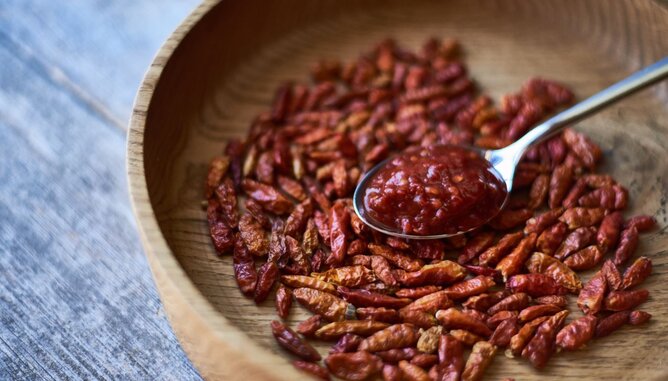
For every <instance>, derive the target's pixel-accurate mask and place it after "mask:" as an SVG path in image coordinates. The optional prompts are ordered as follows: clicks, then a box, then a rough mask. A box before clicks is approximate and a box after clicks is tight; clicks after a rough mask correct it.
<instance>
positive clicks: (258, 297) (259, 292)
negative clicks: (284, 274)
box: [254, 261, 279, 303]
mask: <svg viewBox="0 0 668 381" xmlns="http://www.w3.org/2000/svg"><path fill="white" fill-rule="evenodd" d="M278 272H279V269H278V266H277V265H276V263H275V262H271V261H269V262H266V263H265V264H263V265H262V266H260V269H259V270H258V272H257V284H256V285H255V294H254V299H255V303H262V302H263V301H264V300H265V299H267V296H269V293H270V292H271V289H272V288H273V287H274V283H276V279H277V278H278Z"/></svg>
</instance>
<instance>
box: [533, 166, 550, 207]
mask: <svg viewBox="0 0 668 381" xmlns="http://www.w3.org/2000/svg"><path fill="white" fill-rule="evenodd" d="M549 190H550V176H549V175H547V174H541V175H538V177H536V179H535V180H534V181H533V183H532V184H531V190H530V191H529V205H528V207H529V208H530V209H538V208H540V207H541V205H543V204H544V203H545V200H546V199H547V195H548V192H549Z"/></svg>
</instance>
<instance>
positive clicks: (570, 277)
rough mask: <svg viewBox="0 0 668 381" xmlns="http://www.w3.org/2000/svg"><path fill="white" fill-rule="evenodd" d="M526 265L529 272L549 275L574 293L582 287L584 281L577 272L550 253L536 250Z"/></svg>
mask: <svg viewBox="0 0 668 381" xmlns="http://www.w3.org/2000/svg"><path fill="white" fill-rule="evenodd" d="M525 265H526V267H527V269H528V270H529V272H531V273H539V274H545V275H548V276H550V277H552V278H554V280H556V281H557V283H559V284H560V285H561V286H563V287H564V288H566V289H567V290H568V291H570V292H572V293H576V292H578V291H579V290H580V289H581V288H582V283H581V282H580V278H579V277H578V276H577V274H575V272H573V270H571V269H570V268H569V267H568V266H566V265H565V264H564V263H563V262H561V261H559V260H558V259H556V258H553V257H550V256H549V255H545V254H543V253H538V252H535V253H533V255H531V258H529V260H528V261H527V262H526V264H525Z"/></svg>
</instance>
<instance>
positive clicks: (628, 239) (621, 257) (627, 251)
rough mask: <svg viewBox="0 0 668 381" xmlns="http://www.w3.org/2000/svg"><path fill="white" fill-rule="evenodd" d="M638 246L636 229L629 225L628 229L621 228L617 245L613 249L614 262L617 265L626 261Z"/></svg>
mask: <svg viewBox="0 0 668 381" xmlns="http://www.w3.org/2000/svg"><path fill="white" fill-rule="evenodd" d="M637 247H638V229H636V227H635V226H631V227H630V228H628V229H624V230H622V234H621V237H620V238H619V245H618V246H617V250H615V264H616V265H617V266H619V265H621V264H623V263H626V261H628V260H629V258H631V256H632V255H633V254H634V253H635V251H636V248H637Z"/></svg>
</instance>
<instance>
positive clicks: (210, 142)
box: [144, 1, 668, 380]
mask: <svg viewBox="0 0 668 381" xmlns="http://www.w3.org/2000/svg"><path fill="white" fill-rule="evenodd" d="M620 3H621V2H615V3H607V4H608V5H610V8H611V9H612V10H603V9H602V8H604V7H605V6H602V5H601V6H599V5H595V4H594V3H590V2H568V5H567V6H566V5H564V3H562V2H560V1H545V2H543V1H541V2H538V1H536V2H530V1H511V2H491V1H467V2H464V1H462V2H419V3H415V2H410V4H409V2H399V1H396V2H383V3H382V4H381V3H379V2H373V1H367V2H333V1H332V2H318V5H316V4H315V3H314V2H313V3H312V2H298V1H290V2H281V4H277V3H273V2H268V3H264V2H263V3H262V5H260V4H255V2H242V1H225V2H222V3H220V4H218V5H217V6H215V7H213V8H212V10H211V11H210V12H209V13H208V14H207V15H206V16H205V17H204V18H203V19H202V20H201V21H200V22H199V23H198V25H197V26H195V27H194V29H193V30H192V31H191V33H190V34H189V35H188V36H187V37H186V39H185V40H184V41H183V42H182V43H181V45H180V46H179V47H178V49H177V50H176V51H175V52H174V54H173V56H172V58H171V59H170V61H169V63H168V64H167V65H166V67H165V69H164V71H163V73H162V75H161V78H160V81H159V83H158V85H157V87H156V89H155V92H154V95H153V98H152V100H151V103H150V106H149V110H148V115H147V119H146V126H145V135H144V167H145V168H144V169H145V173H146V182H147V186H148V193H149V196H150V202H151V205H152V208H153V211H154V213H155V216H156V218H157V221H158V223H159V226H160V229H161V231H162V234H163V236H164V238H165V240H166V241H167V243H168V245H169V248H170V250H171V251H172V252H173V255H174V256H175V257H176V259H177V260H178V262H179V264H180V265H181V266H182V268H183V269H184V270H185V272H186V273H187V275H188V277H189V278H190V280H191V281H192V282H193V283H194V285H195V286H196V287H197V289H198V290H199V292H201V294H202V295H204V297H205V298H206V299H207V300H208V301H209V302H210V303H211V304H212V305H213V306H214V307H215V309H216V310H217V311H218V312H219V313H220V314H221V315H223V316H224V317H225V318H227V319H228V320H229V321H230V322H231V323H232V324H233V325H234V326H236V327H237V328H238V329H239V330H241V331H243V332H245V333H246V334H247V335H248V337H249V338H250V339H251V340H253V341H255V342H257V343H259V344H260V345H261V346H263V347H265V348H267V350H269V351H272V352H275V353H277V354H278V355H279V356H286V355H285V354H283V353H279V352H280V350H279V349H278V348H277V346H276V345H275V343H274V339H273V337H272V336H271V333H270V331H269V321H270V320H272V319H275V316H276V314H275V311H274V307H273V300H271V298H270V300H268V301H267V302H265V303H264V304H262V305H260V306H256V305H255V304H254V303H253V302H252V300H249V299H246V298H244V297H243V296H242V295H241V294H240V292H239V290H238V288H237V285H236V283H235V280H234V274H233V269H232V262H231V257H229V256H227V257H223V258H220V257H218V256H216V255H215V254H214V249H213V247H212V245H211V242H210V238H209V235H208V227H207V223H206V215H205V212H204V211H203V210H202V208H201V201H202V188H203V182H204V179H205V176H206V171H207V167H208V161H209V160H210V159H211V157H213V156H214V155H216V154H219V153H220V152H221V151H222V149H223V147H224V144H225V141H226V140H227V139H228V138H230V137H233V136H243V135H244V134H245V132H246V130H247V128H248V126H249V125H250V122H251V120H252V119H253V117H254V116H255V115H256V114H258V113H259V112H261V111H265V110H267V109H268V105H269V104H270V101H271V99H272V97H273V93H274V89H275V88H276V87H277V86H278V85H279V84H280V83H282V82H284V81H286V80H294V81H298V82H308V81H309V78H308V72H309V68H310V66H311V65H312V64H313V63H315V62H316V61H317V60H318V59H319V58H323V57H324V58H342V59H344V60H350V59H353V58H355V57H356V56H357V55H358V54H359V53H361V52H364V51H366V50H368V49H369V48H370V47H371V46H372V45H373V44H374V43H376V42H378V41H380V40H381V39H383V38H385V37H388V36H391V37H394V38H396V39H397V40H398V42H399V43H400V44H402V45H404V46H406V47H409V48H412V49H415V48H417V47H419V46H420V45H421V43H422V42H423V41H424V40H425V39H426V38H427V37H430V36H440V37H457V38H458V39H459V40H460V41H461V43H462V45H463V47H464V49H465V57H466V59H465V61H466V62H467V64H468V67H469V70H470V71H471V72H472V76H473V77H474V78H475V79H477V80H478V81H479V83H478V84H479V86H480V87H481V88H482V89H484V90H485V91H488V92H489V93H491V94H492V95H493V96H494V97H495V99H496V100H498V98H499V96H500V95H501V94H504V93H509V92H513V91H516V90H518V89H519V88H520V86H521V85H522V83H523V82H524V81H525V80H526V79H528V78H529V77H531V76H536V75H540V76H543V77H546V78H550V79H555V80H558V81H561V82H563V83H565V84H567V85H568V86H570V87H571V88H572V89H574V90H575V92H576V94H577V96H578V97H579V98H583V97H586V96H588V95H591V94H593V93H594V92H596V91H598V90H600V89H602V88H604V87H605V86H607V85H609V84H611V83H612V82H614V81H616V80H619V79H621V78H623V77H624V76H625V75H627V74H628V69H629V68H632V67H638V65H639V64H640V63H641V62H643V60H645V61H647V60H649V61H651V60H652V58H653V57H655V56H656V57H658V56H659V54H657V53H656V51H659V52H660V51H661V49H663V53H664V54H665V52H667V51H668V49H666V45H665V40H664V42H657V41H655V40H645V42H644V43H645V44H646V45H645V46H644V48H642V49H645V50H643V52H644V53H643V52H641V51H639V49H641V48H640V47H638V46H636V45H634V44H640V43H641V42H642V40H643V38H645V39H646V38H647V37H646V36H645V37H643V35H642V34H641V33H640V32H638V31H636V29H638V28H639V29H638V30H640V29H642V28H641V27H640V26H639V24H637V23H638V20H635V21H629V20H631V19H633V17H640V16H638V15H637V14H636V15H633V14H632V13H633V12H632V11H631V10H630V9H626V8H628V6H627V5H626V4H620ZM638 5H639V6H640V7H641V8H642V7H650V8H652V9H654V8H653V7H657V9H658V10H657V11H658V12H663V13H662V14H661V15H659V16H656V15H655V16H652V17H659V19H658V21H656V20H655V21H653V22H659V23H663V24H661V25H665V24H666V22H667V21H666V20H667V18H666V12H665V9H663V8H660V7H659V6H657V5H656V4H652V3H644V2H638ZM606 6H607V5H606ZM640 13H642V12H640ZM661 17H662V18H661ZM626 18H628V19H629V20H627V19H626ZM587 20H596V22H594V21H591V22H589V21H587ZM647 22H649V21H647ZM619 28H626V30H625V31H624V30H618V29H619ZM662 30H666V28H663V29H662ZM643 33H644V32H643ZM620 36H627V37H625V38H626V40H623V39H622V37H620ZM633 36H636V38H637V39H636V40H633V41H630V39H631V37H633ZM639 41H640V42H639ZM650 42H651V43H652V44H654V45H652V44H650ZM661 43H663V44H664V45H661ZM620 45H621V47H620ZM655 45H656V46H655ZM624 46H626V50H625V51H626V52H627V54H620V50H624ZM655 90H656V89H655ZM662 92H663V93H662ZM663 95H665V87H664V88H663V89H662V90H658V91H644V92H643V93H641V94H638V95H636V96H633V97H632V98H629V99H626V100H624V101H622V102H621V103H619V104H618V105H616V106H613V107H611V108H609V109H607V110H605V111H604V112H601V113H600V114H599V115H596V116H594V117H592V118H590V119H588V120H586V121H584V122H582V123H580V124H578V125H577V128H578V129H581V130H583V131H586V133H587V134H589V135H590V136H591V137H592V138H593V139H594V140H595V141H596V142H597V143H598V144H600V145H601V147H602V148H603V150H604V153H605V159H604V160H605V164H604V166H603V168H602V171H606V172H609V173H611V174H613V175H614V176H615V177H616V178H617V179H618V180H619V181H620V182H622V183H623V184H624V185H625V186H627V187H628V188H629V190H630V194H631V199H632V200H633V203H632V205H631V208H630V210H629V214H637V213H648V214H652V215H655V216H657V218H658V220H659V223H660V226H661V229H658V230H657V231H655V232H653V233H651V234H648V235H644V236H643V237H642V239H641V242H642V243H641V245H640V248H639V253H640V254H642V255H647V256H650V257H651V258H652V259H653V260H654V266H655V267H654V268H655V275H654V276H652V277H651V278H650V279H649V280H648V281H647V283H646V287H647V288H648V289H649V290H651V297H650V301H649V302H647V304H646V305H645V306H643V309H645V310H647V311H649V312H651V313H653V314H655V317H656V318H655V320H654V321H653V322H652V324H651V325H649V326H648V327H644V328H626V329H624V330H623V331H621V332H619V333H616V334H614V335H613V336H611V337H608V338H606V339H603V340H598V341H597V342H596V343H595V345H591V347H590V348H588V349H586V350H584V351H582V352H579V353H568V354H561V355H559V356H556V358H555V359H553V360H552V362H551V363H550V365H549V366H548V367H547V369H545V370H544V371H542V372H540V373H537V372H535V371H534V370H533V369H531V367H530V366H529V365H528V364H527V363H526V362H524V361H518V360H509V359H506V358H503V356H502V355H501V356H500V357H501V358H499V359H497V360H496V361H495V362H494V364H493V366H492V368H491V369H490V371H489V372H490V373H491V375H490V379H500V378H501V377H506V376H514V377H516V378H518V379H522V380H525V379H533V378H537V377H538V375H543V376H545V375H547V376H560V377H565V376H568V377H580V378H585V379H589V378H593V379H605V378H607V377H615V378H619V377H622V378H624V377H626V378H634V371H641V370H642V372H644V374H645V375H646V377H647V378H653V377H658V376H660V375H662V374H664V375H665V372H666V365H665V363H664V362H663V358H664V356H665V355H666V353H668V345H667V344H666V342H665V340H662V335H663V332H665V331H666V329H667V328H668V324H667V323H666V320H665V319H663V318H662V315H661V312H662V311H665V308H666V307H665V306H666V305H668V303H666V302H668V292H666V289H665V287H661V284H662V283H664V281H665V279H666V278H665V271H666V270H665V268H666V263H667V262H668V260H667V255H666V251H665V247H666V242H667V239H666V235H665V234H664V233H663V230H664V228H665V226H666V206H665V203H666V197H667V196H666V195H667V194H668V176H666V175H665V169H666V168H668V165H667V164H668V107H667V106H666V102H665V100H663V101H662V96H663ZM148 244H149V245H150V244H151V243H150V242H149V243H148ZM585 278H586V276H585ZM571 312H572V313H573V314H574V315H575V316H578V311H576V308H574V307H573V306H572V307H571ZM307 316H309V314H308V313H305V311H304V310H303V309H301V308H300V307H299V306H297V305H295V306H293V310H292V313H291V315H290V318H289V323H290V324H291V325H294V324H296V323H297V322H298V321H301V320H304V319H305V318H306V317H307ZM322 347H323V348H325V347H326V345H323V346H322ZM286 358H287V356H286ZM622 369H623V370H626V371H628V372H629V373H628V377H627V376H626V375H627V373H624V375H623V376H620V373H619V371H620V370H622ZM635 375H637V373H635Z"/></svg>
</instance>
